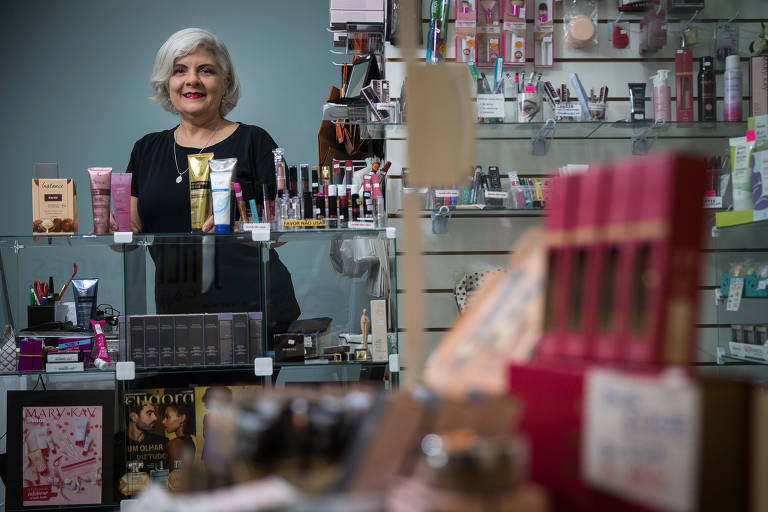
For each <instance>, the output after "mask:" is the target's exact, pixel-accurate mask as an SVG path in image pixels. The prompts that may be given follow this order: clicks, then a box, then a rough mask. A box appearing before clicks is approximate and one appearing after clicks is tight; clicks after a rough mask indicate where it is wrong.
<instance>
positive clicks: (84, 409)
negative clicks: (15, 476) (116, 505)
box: [22, 405, 104, 506]
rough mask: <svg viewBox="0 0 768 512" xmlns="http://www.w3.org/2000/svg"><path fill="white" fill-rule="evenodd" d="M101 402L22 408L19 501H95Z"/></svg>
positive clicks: (97, 496) (97, 501) (99, 475)
mask: <svg viewBox="0 0 768 512" xmlns="http://www.w3.org/2000/svg"><path fill="white" fill-rule="evenodd" d="M103 414H104V412H103V410H102V406H66V405H64V406H48V407H22V421H23V430H22V434H23V437H22V472H23V485H22V495H23V498H22V504H23V505H24V506H44V505H98V504H101V495H102V492H101V487H102V465H103V460H102V457H103V454H102V451H101V450H102V437H103V435H104V432H103Z"/></svg>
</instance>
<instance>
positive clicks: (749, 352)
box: [744, 343, 766, 361]
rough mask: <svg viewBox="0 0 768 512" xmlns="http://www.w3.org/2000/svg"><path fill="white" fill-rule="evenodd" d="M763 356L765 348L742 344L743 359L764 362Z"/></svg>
mask: <svg viewBox="0 0 768 512" xmlns="http://www.w3.org/2000/svg"><path fill="white" fill-rule="evenodd" d="M765 356H766V353H765V347H763V346H762V345H750V344H748V343H745V344H744V357H749V358H752V359H759V360H760V361H765Z"/></svg>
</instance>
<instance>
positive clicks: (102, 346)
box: [91, 320, 112, 369]
mask: <svg viewBox="0 0 768 512" xmlns="http://www.w3.org/2000/svg"><path fill="white" fill-rule="evenodd" d="M91 327H92V328H93V332H94V334H95V336H94V337H93V340H94V343H96V359H95V360H94V361H93V364H94V365H95V366H96V368H98V369H102V368H104V367H106V366H112V361H111V360H110V359H109V351H108V350H107V342H106V341H104V320H98V321H96V320H91Z"/></svg>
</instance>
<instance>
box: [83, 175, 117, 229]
mask: <svg viewBox="0 0 768 512" xmlns="http://www.w3.org/2000/svg"><path fill="white" fill-rule="evenodd" d="M111 176H112V168H111V167H89V168H88V178H89V179H90V182H91V206H92V207H93V232H94V233H109V196H110V178H111Z"/></svg>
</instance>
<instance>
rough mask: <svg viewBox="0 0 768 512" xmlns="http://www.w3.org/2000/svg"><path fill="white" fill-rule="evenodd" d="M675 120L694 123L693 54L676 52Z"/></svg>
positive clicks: (684, 51) (682, 51)
mask: <svg viewBox="0 0 768 512" xmlns="http://www.w3.org/2000/svg"><path fill="white" fill-rule="evenodd" d="M675 97H676V99H675V114H676V117H675V120H676V121H677V122H678V123H682V122H692V121H693V52H691V50H677V51H676V52H675Z"/></svg>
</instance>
